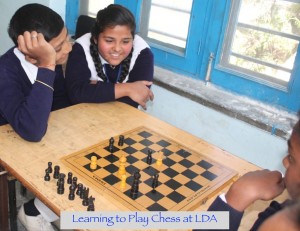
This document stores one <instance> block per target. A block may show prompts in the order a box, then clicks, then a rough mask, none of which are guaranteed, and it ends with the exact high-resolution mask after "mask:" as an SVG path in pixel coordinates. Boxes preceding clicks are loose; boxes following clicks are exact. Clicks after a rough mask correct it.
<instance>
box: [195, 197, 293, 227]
mask: <svg viewBox="0 0 300 231" xmlns="http://www.w3.org/2000/svg"><path fill="white" fill-rule="evenodd" d="M286 203H289V201H285V202H284V203H282V204H280V203H278V202H277V201H272V202H271V203H270V205H269V207H268V208H266V209H265V210H264V211H262V212H260V213H259V214H258V218H257V220H256V221H255V223H254V225H253V226H252V228H251V229H250V231H255V230H257V229H258V227H259V226H260V225H261V224H262V223H263V222H264V221H265V220H266V219H267V218H269V217H270V216H272V215H273V214H275V213H276V212H278V211H280V210H281V209H282V208H283V207H284V206H285V205H286ZM208 211H228V212H229V230H230V231H236V230H238V229H239V226H240V223H241V220H242V217H243V214H244V212H240V211H238V210H235V209H234V208H232V207H231V206H230V205H228V204H227V203H226V202H225V201H224V200H222V199H221V198H220V197H217V198H216V199H215V200H214V202H213V203H212V204H211V205H210V207H209V208H208ZM194 231H198V230H197V229H195V230H194ZM199 231H200V230H199ZM202 231H203V229H202ZM210 231H212V230H210Z"/></svg>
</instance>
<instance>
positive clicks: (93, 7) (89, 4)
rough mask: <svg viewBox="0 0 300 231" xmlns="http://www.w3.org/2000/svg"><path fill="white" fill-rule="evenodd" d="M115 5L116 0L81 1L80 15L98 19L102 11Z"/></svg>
mask: <svg viewBox="0 0 300 231" xmlns="http://www.w3.org/2000/svg"><path fill="white" fill-rule="evenodd" d="M113 3H114V0H101V1H99V0H80V14H83V15H89V16H92V17H96V16H97V13H98V11H99V10H100V9H103V8H104V7H106V6H108V5H109V4H113Z"/></svg>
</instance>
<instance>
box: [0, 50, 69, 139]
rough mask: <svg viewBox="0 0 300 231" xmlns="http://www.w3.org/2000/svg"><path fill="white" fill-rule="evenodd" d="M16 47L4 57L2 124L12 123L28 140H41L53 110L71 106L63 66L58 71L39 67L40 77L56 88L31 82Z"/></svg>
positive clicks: (0, 100) (0, 82)
mask: <svg viewBox="0 0 300 231" xmlns="http://www.w3.org/2000/svg"><path fill="white" fill-rule="evenodd" d="M13 50H14V48H12V49H10V50H8V51H7V52H6V53H5V54H4V55H2V56H1V57H0V125H4V124H7V123H9V124H10V125H11V126H12V127H13V129H14V130H15V132H16V133H17V134H19V135H20V136H21V137H22V138H23V139H25V140H28V141H35V142H36V141H40V140H41V139H42V137H43V136H44V135H45V133H46V130H47V122H48V118H49V114H50V112H51V110H57V109H60V108H63V107H67V106H69V105H71V104H70V101H69V99H68V97H67V94H66V91H65V86H64V76H63V71H62V66H61V65H59V66H56V70H55V71H51V70H49V69H46V68H38V71H37V76H36V79H37V80H39V81H42V82H44V83H46V84H48V85H49V86H50V87H53V88H54V91H52V90H51V89H50V88H49V87H47V86H45V85H43V84H41V83H39V82H35V83H34V84H32V83H31V81H30V80H29V78H28V76H27V74H26V72H25V71H24V69H23V67H22V65H21V62H20V60H19V59H18V58H17V56H16V55H15V53H14V51H13Z"/></svg>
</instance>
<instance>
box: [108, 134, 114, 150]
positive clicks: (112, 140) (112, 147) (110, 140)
mask: <svg viewBox="0 0 300 231" xmlns="http://www.w3.org/2000/svg"><path fill="white" fill-rule="evenodd" d="M114 142H115V140H114V138H113V137H111V138H110V139H109V146H108V149H109V151H110V153H113V151H114Z"/></svg>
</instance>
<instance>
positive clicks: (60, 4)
mask: <svg viewBox="0 0 300 231" xmlns="http://www.w3.org/2000/svg"><path fill="white" fill-rule="evenodd" d="M28 3H40V4H43V5H45V6H49V7H51V8H52V9H53V10H55V11H56V12H57V13H59V14H60V15H61V16H62V18H63V19H65V8H66V0H38V1H29V0H13V1H7V0H0V9H1V14H0V38H1V45H0V55H1V54H3V53H5V52H6V51H7V50H8V49H9V48H11V47H12V46H13V45H14V44H13V42H12V41H11V39H10V38H9V36H8V34H7V28H8V23H9V21H10V19H11V17H12V16H13V14H14V13H15V11H16V9H18V8H20V7H21V6H23V5H26V4H28Z"/></svg>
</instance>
